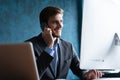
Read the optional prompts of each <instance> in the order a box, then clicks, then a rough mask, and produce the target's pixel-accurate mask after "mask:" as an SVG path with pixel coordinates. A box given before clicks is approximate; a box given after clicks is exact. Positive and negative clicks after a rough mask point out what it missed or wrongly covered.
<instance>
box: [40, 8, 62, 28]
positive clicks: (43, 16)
mask: <svg viewBox="0 0 120 80" xmlns="http://www.w3.org/2000/svg"><path fill="white" fill-rule="evenodd" d="M63 12H64V11H63V9H61V8H58V7H55V6H48V7H46V8H44V9H43V10H42V11H41V13H40V15H39V20H40V25H41V29H42V30H44V26H43V24H44V23H46V24H47V23H48V19H49V17H51V16H54V15H56V14H63Z"/></svg>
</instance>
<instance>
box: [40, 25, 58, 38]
mask: <svg viewBox="0 0 120 80" xmlns="http://www.w3.org/2000/svg"><path fill="white" fill-rule="evenodd" d="M45 27H46V28H49V26H48V24H47V23H42V29H43V30H44V28H45ZM52 36H53V37H56V36H55V35H54V34H52Z"/></svg>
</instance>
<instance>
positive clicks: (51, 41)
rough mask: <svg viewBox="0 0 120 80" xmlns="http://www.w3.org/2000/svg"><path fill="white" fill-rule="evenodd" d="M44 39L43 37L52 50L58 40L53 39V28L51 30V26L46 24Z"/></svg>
mask: <svg viewBox="0 0 120 80" xmlns="http://www.w3.org/2000/svg"><path fill="white" fill-rule="evenodd" d="M42 37H43V39H44V41H45V42H46V44H47V46H48V47H49V48H52V47H53V45H54V42H55V40H56V38H55V37H53V35H52V30H51V28H49V26H48V25H47V24H44V31H43V33H42Z"/></svg>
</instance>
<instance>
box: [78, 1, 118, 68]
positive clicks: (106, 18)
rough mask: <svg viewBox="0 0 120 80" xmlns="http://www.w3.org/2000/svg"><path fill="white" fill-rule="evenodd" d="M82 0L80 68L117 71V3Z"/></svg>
mask: <svg viewBox="0 0 120 80" xmlns="http://www.w3.org/2000/svg"><path fill="white" fill-rule="evenodd" d="M116 1H117V0H84V1H83V17H82V19H83V20H82V34H81V49H80V68H81V69H120V62H119V61H120V1H119V0H118V2H116Z"/></svg>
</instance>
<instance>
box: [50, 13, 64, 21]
mask: <svg viewBox="0 0 120 80" xmlns="http://www.w3.org/2000/svg"><path fill="white" fill-rule="evenodd" d="M62 19H63V14H56V15H53V16H51V17H49V20H62Z"/></svg>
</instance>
